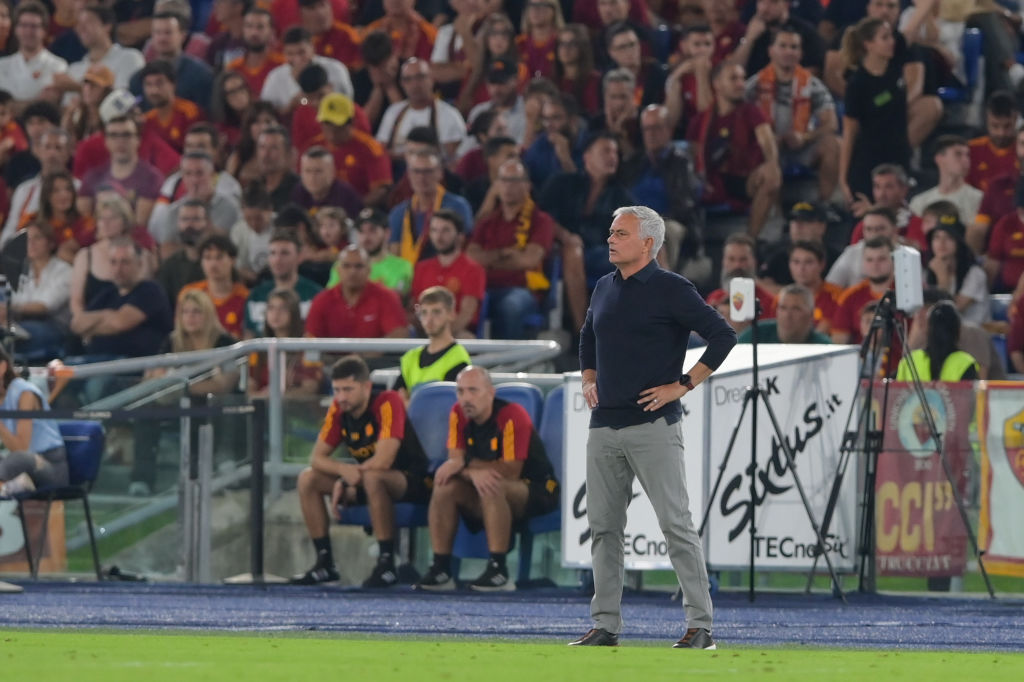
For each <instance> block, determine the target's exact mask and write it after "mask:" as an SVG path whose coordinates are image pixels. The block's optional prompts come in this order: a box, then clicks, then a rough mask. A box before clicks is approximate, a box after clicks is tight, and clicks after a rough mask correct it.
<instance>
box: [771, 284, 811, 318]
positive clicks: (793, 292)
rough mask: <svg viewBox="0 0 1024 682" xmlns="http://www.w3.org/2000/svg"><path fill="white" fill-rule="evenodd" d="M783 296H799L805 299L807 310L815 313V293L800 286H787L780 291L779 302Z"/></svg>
mask: <svg viewBox="0 0 1024 682" xmlns="http://www.w3.org/2000/svg"><path fill="white" fill-rule="evenodd" d="M783 296H799V297H801V298H803V299H804V303H805V304H806V305H807V309H808V310H810V311H811V312H814V292H812V291H811V290H810V289H808V288H807V287H805V286H803V285H800V284H787V285H786V286H784V287H782V288H781V289H779V300H780V301H781V300H782V297H783Z"/></svg>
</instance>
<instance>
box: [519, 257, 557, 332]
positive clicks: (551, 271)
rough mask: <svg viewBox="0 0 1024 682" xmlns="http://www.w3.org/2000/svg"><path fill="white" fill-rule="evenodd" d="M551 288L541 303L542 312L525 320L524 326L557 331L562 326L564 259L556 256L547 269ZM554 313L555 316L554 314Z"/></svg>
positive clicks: (546, 273) (528, 316)
mask: <svg viewBox="0 0 1024 682" xmlns="http://www.w3.org/2000/svg"><path fill="white" fill-rule="evenodd" d="M545 269H546V271H547V272H545V273H544V274H545V275H547V278H548V282H549V284H550V286H549V287H548V291H547V293H546V294H545V295H544V300H543V301H541V304H540V310H539V311H537V312H536V313H533V314H530V315H527V316H526V317H524V318H523V324H524V325H525V326H527V327H530V328H531V329H557V328H558V327H559V325H560V324H561V320H562V310H561V306H560V305H559V304H560V303H561V300H562V296H561V292H562V257H561V255H560V254H556V255H555V256H554V257H553V258H551V259H550V262H549V264H548V265H547V266H546V267H545ZM553 313H554V314H553Z"/></svg>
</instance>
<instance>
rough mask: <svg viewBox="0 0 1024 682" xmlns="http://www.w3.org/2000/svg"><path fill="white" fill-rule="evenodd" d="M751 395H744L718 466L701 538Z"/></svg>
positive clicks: (699, 533)
mask: <svg viewBox="0 0 1024 682" xmlns="http://www.w3.org/2000/svg"><path fill="white" fill-rule="evenodd" d="M750 400H751V397H750V396H749V395H745V396H744V397H743V405H742V406H741V407H740V416H739V419H737V420H736V426H735V427H733V430H732V435H731V436H730V437H729V445H727V446H726V448H725V457H723V458H722V463H721V464H720V465H719V467H718V476H716V477H715V485H714V487H713V488H712V489H711V494H710V495H709V496H708V500H707V502H706V503H705V504H704V518H703V519H701V522H700V530H698V531H697V535H698V536H699V537H701V538H703V537H704V531H705V530H706V529H707V525H708V518H709V517H710V516H711V507H712V505H714V503H715V497H717V496H718V488H719V487H720V486H721V485H722V479H723V478H724V477H725V467H726V466H728V464H729V457H730V456H731V455H732V449H733V446H735V445H736V437H737V436H738V435H739V433H740V428H742V427H743V417H744V416H745V415H746V414H747V405H749V404H750Z"/></svg>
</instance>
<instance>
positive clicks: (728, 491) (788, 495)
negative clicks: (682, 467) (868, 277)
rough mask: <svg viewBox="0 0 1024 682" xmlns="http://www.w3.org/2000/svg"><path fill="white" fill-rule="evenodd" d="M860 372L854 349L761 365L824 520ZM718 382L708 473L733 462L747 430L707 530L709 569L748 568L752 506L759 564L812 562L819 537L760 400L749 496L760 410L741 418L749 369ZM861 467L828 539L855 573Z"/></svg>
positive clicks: (779, 566) (848, 480) (847, 481)
mask: <svg viewBox="0 0 1024 682" xmlns="http://www.w3.org/2000/svg"><path fill="white" fill-rule="evenodd" d="M826 348H827V347H826ZM746 349H749V346H747V347H746V348H744V347H742V346H738V347H737V350H740V351H741V352H742V351H743V350H746ZM734 352H735V351H734ZM747 352H748V353H749V351H747ZM735 360H741V358H735ZM856 377H857V354H856V352H855V351H854V350H853V349H850V350H849V352H838V353H832V354H826V355H815V356H810V357H807V358H805V359H803V360H799V361H796V362H786V361H784V362H780V363H771V364H761V368H760V378H759V379H760V381H759V383H760V384H761V386H762V387H763V388H765V389H766V390H767V393H768V402H769V404H770V405H771V407H772V410H773V412H774V413H775V416H776V418H777V419H778V421H779V428H780V430H781V431H782V435H783V437H784V438H785V439H786V443H787V444H788V446H789V448H790V449H791V451H792V453H793V457H794V461H795V462H796V472H797V474H798V476H799V478H800V482H801V483H802V484H803V487H804V491H805V492H806V493H807V497H808V499H809V502H810V505H811V509H812V511H813V514H814V518H815V521H816V522H817V523H818V524H820V523H821V521H822V516H823V514H824V511H825V507H826V505H827V502H828V499H829V495H830V493H831V490H832V483H833V481H834V479H835V474H836V468H837V464H838V461H839V450H840V446H841V445H842V441H843V427H844V425H845V423H846V418H847V416H848V414H849V411H850V401H851V400H852V399H853V393H854V390H855V387H856ZM712 379H713V381H711V382H710V383H711V386H710V387H709V392H708V399H709V402H710V405H709V406H708V413H709V415H711V418H710V419H709V422H708V426H707V429H708V430H707V433H708V441H709V442H708V455H709V459H708V462H707V469H708V471H713V472H715V476H717V475H718V470H719V468H720V467H721V465H722V461H723V459H724V458H725V455H726V449H727V447H728V444H729V438H730V436H731V435H732V431H733V429H734V428H735V426H736V424H739V425H740V428H739V433H738V435H737V438H736V444H735V446H734V448H733V452H732V453H731V455H730V456H729V460H728V462H727V463H726V467H725V472H724V475H723V477H722V483H721V486H720V488H719V490H718V494H717V495H716V497H715V500H714V504H713V505H712V506H711V515H710V518H709V522H708V529H707V531H706V532H705V536H706V537H705V547H706V549H707V551H708V563H709V565H710V566H711V567H712V568H714V569H727V568H739V567H746V566H748V565H749V561H750V515H751V512H752V511H753V515H754V525H755V528H756V533H755V536H754V538H755V540H754V549H755V554H754V562H755V566H756V567H757V568H761V569H765V570H799V569H807V568H810V566H811V564H812V563H813V562H814V552H815V548H816V544H817V540H816V539H815V535H814V530H813V527H812V526H811V523H810V520H809V519H808V517H807V512H806V510H805V509H804V506H803V502H802V501H801V499H800V493H799V491H798V489H797V487H796V484H795V483H794V481H793V476H792V474H791V472H790V470H789V464H788V462H787V460H786V456H785V454H784V452H783V450H782V448H781V446H780V444H779V439H778V437H777V436H776V434H775V431H774V429H773V428H772V424H771V420H770V419H769V416H768V412H767V410H765V408H764V406H763V405H762V404H759V405H758V417H757V435H756V437H757V466H756V468H755V476H754V490H753V496H752V495H751V487H750V482H751V476H750V468H751V415H750V411H751V409H753V408H752V407H748V408H747V414H746V415H745V416H744V418H743V420H742V421H740V410H741V409H742V404H743V396H744V394H745V389H746V387H747V386H748V385H749V384H750V383H751V373H750V371H749V370H746V369H745V370H743V371H723V372H718V373H716V374H715V375H713V376H712ZM852 426H854V425H851V427H852ZM855 461H856V460H855ZM856 471H857V467H856V466H851V467H850V468H849V469H848V471H847V476H846V477H845V478H844V480H843V489H842V493H841V495H840V498H839V504H838V505H837V508H836V511H835V513H834V515H833V518H832V523H831V526H830V529H829V533H828V535H827V537H826V538H825V542H826V549H827V550H829V551H830V555H829V556H830V558H831V559H832V561H833V564H834V565H835V566H836V568H837V570H852V569H853V565H854V558H855V557H854V554H855V552H856V548H855V536H856V485H857V480H856V479H857V476H856ZM713 482H714V481H713V480H712V484H713ZM818 563H819V567H820V568H821V569H824V568H825V565H824V561H819V562H818Z"/></svg>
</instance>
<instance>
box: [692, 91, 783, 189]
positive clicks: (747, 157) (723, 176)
mask: <svg viewBox="0 0 1024 682" xmlns="http://www.w3.org/2000/svg"><path fill="white" fill-rule="evenodd" d="M760 125H770V124H769V122H768V119H767V118H765V115H764V113H763V112H762V111H761V109H760V107H758V106H757V105H756V104H754V103H753V102H744V103H743V104H740V105H739V106H737V107H736V108H735V109H733V110H732V111H730V112H729V113H728V114H725V115H721V114H719V113H718V110H717V107H715V106H714V105H712V106H711V107H709V108H708V109H707V110H706V111H702V112H700V113H698V114H697V115H696V116H694V118H693V119H692V120H691V121H690V123H689V126H688V130H687V134H686V138H687V139H688V140H691V141H693V142H694V143H695V145H696V147H697V149H696V159H697V169H698V170H699V171H701V172H703V173H704V175H705V177H706V178H707V181H708V184H709V185H710V188H711V196H709V197H705V199H704V200H705V202H708V203H721V202H723V201H726V200H730V199H731V200H734V201H742V202H745V200H746V197H745V190H744V196H743V197H740V196H738V194H739V192H738V191H736V190H733V191H729V184H730V183H729V182H728V181H727V178H733V179H735V178H742V179H743V180H744V182H745V180H746V178H747V177H748V176H749V175H750V174H751V173H752V172H753V171H754V169H756V168H757V167H758V166H760V165H761V163H763V162H764V154H763V153H762V152H761V145H759V144H758V143H757V135H755V133H754V131H755V130H756V129H757V127H758V126H760Z"/></svg>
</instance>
